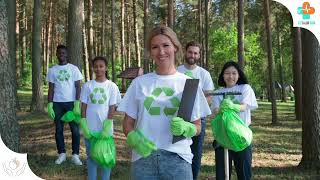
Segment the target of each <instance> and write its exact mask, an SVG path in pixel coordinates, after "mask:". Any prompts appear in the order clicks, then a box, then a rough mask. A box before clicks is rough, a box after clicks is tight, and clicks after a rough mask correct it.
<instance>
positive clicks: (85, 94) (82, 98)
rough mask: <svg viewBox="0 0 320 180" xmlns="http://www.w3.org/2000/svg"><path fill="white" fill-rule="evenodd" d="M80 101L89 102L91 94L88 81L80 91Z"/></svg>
mask: <svg viewBox="0 0 320 180" xmlns="http://www.w3.org/2000/svg"><path fill="white" fill-rule="evenodd" d="M80 101H81V102H83V103H85V104H88V101H89V96H88V83H85V84H84V85H83V87H82V89H81V93H80Z"/></svg>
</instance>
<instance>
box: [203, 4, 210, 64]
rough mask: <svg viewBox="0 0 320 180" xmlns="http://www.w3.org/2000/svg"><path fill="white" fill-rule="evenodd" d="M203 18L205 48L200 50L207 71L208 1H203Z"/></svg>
mask: <svg viewBox="0 0 320 180" xmlns="http://www.w3.org/2000/svg"><path fill="white" fill-rule="evenodd" d="M204 9H205V10H204V18H205V20H204V21H205V27H204V33H205V47H204V48H203V49H204V50H202V51H203V52H204V54H205V57H206V58H205V60H204V67H205V68H206V69H208V63H209V32H208V31H209V17H208V16H209V2H208V0H205V1H204Z"/></svg>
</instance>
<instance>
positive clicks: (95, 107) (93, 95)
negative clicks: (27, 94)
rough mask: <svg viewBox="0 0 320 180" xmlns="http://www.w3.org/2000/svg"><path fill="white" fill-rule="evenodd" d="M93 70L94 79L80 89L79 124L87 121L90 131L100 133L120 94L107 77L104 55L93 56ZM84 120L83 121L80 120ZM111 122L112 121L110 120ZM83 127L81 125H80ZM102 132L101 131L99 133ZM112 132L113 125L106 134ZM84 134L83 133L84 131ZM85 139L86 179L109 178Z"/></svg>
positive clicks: (111, 115) (107, 171)
mask: <svg viewBox="0 0 320 180" xmlns="http://www.w3.org/2000/svg"><path fill="white" fill-rule="evenodd" d="M92 63H93V71H94V73H95V75H96V79H95V80H91V81H88V82H86V83H85V84H84V85H83V87H82V91H81V97H80V100H81V103H82V105H81V116H82V119H81V124H82V123H87V125H88V129H89V130H90V133H100V132H102V130H103V127H104V124H106V123H108V122H105V121H112V118H113V114H114V112H115V109H116V106H117V104H118V103H119V102H120V99H121V96H120V92H119V89H118V86H117V85H116V84H115V83H113V82H112V81H110V80H108V79H107V67H108V66H107V60H106V59H105V58H104V57H101V56H98V57H95V58H94V59H93V61H92ZM82 121H84V122H82ZM110 124H112V122H110ZM82 127H83V126H82ZM101 134H103V133H101ZM112 134H113V126H112V125H111V130H110V132H109V134H108V133H107V134H105V135H106V136H109V135H112ZM84 135H85V133H84ZM87 138H88V137H86V139H85V145H86V154H87V170H88V179H89V180H96V179H100V178H98V177H101V179H103V180H109V179H110V172H111V169H110V168H106V167H101V166H99V164H98V163H96V162H95V161H94V160H93V159H92V158H91V155H90V147H91V141H90V140H88V139H87ZM98 169H101V171H100V172H101V175H98Z"/></svg>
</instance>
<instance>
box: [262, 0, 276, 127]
mask: <svg viewBox="0 0 320 180" xmlns="http://www.w3.org/2000/svg"><path fill="white" fill-rule="evenodd" d="M264 15H265V28H266V32H267V45H268V72H269V73H268V76H269V90H270V91H269V95H270V100H271V106H272V107H271V108H272V124H274V125H275V124H278V118H277V102H276V93H275V88H274V82H275V81H274V65H273V62H274V60H273V52H272V35H271V34H272V33H271V23H270V4H269V0H264Z"/></svg>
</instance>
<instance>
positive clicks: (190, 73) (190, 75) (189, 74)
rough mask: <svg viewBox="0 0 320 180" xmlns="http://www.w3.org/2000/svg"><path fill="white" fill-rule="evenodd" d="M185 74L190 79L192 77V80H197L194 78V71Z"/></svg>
mask: <svg viewBox="0 0 320 180" xmlns="http://www.w3.org/2000/svg"><path fill="white" fill-rule="evenodd" d="M184 74H185V75H187V76H189V77H191V78H192V79H195V78H194V76H193V73H192V71H186V72H185V73H184Z"/></svg>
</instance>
